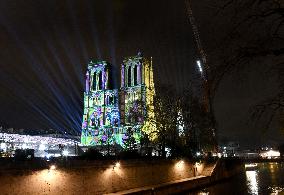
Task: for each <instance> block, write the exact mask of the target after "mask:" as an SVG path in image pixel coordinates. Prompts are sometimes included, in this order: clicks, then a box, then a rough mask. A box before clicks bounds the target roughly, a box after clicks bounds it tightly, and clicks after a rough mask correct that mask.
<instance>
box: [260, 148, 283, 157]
mask: <svg viewBox="0 0 284 195" xmlns="http://www.w3.org/2000/svg"><path fill="white" fill-rule="evenodd" d="M259 155H260V156H261V157H262V158H279V157H280V152H279V151H276V150H269V151H264V152H261V153H260V154H259Z"/></svg>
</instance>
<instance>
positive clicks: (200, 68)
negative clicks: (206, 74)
mask: <svg viewBox="0 0 284 195" xmlns="http://www.w3.org/2000/svg"><path fill="white" fill-rule="evenodd" d="M196 63H197V66H198V69H199V71H200V72H201V73H202V72H203V69H202V66H201V62H200V60H197V61H196Z"/></svg>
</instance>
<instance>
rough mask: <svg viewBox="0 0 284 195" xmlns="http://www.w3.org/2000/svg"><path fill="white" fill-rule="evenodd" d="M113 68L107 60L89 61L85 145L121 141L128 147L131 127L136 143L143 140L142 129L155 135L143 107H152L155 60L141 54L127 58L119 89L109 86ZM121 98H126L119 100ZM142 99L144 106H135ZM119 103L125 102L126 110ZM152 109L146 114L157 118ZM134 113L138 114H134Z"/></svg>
mask: <svg viewBox="0 0 284 195" xmlns="http://www.w3.org/2000/svg"><path fill="white" fill-rule="evenodd" d="M151 62H152V61H151ZM111 70H112V69H111V66H110V64H109V63H107V62H106V61H99V62H92V61H91V62H90V63H89V64H88V70H87V74H86V75H87V76H86V90H85V93H84V114H83V122H82V133H81V143H82V144H83V145H87V146H96V145H114V144H119V145H120V146H122V147H124V148H125V147H128V145H127V141H128V140H129V135H125V133H126V132H127V131H128V130H129V129H131V131H132V132H133V133H132V134H131V135H130V136H132V137H133V138H134V139H135V143H136V144H138V143H139V142H140V140H141V139H140V138H141V136H142V131H144V130H145V131H144V132H145V133H146V134H148V135H153V133H152V132H154V131H155V125H153V124H151V123H150V122H149V121H145V120H144V118H143V117H144V113H143V110H144V109H145V108H148V107H151V105H152V104H153V95H154V93H155V91H154V80H153V75H154V74H153V70H152V63H149V61H148V60H146V59H145V58H143V57H142V55H137V56H134V57H128V58H125V60H124V61H123V64H122V65H121V75H120V76H121V79H120V80H121V83H120V85H119V84H116V83H114V85H116V86H120V87H121V88H120V89H118V88H110V87H111V86H110V85H109V84H110V83H109V82H110V81H111V80H113V79H111V78H110V77H111V75H112V74H111ZM120 92H123V93H120ZM119 94H123V95H124V97H122V96H120V95H119ZM120 97H122V100H123V101H121V100H119V98H120ZM141 99H142V100H143V101H142V103H141V104H142V105H141V106H140V107H139V106H137V105H136V108H135V107H134V106H135V103H136V101H138V100H141ZM120 104H122V105H124V108H125V109H124V111H123V112H120V107H121V105H120ZM132 107H133V108H132ZM140 108H141V109H140ZM140 110H141V111H140ZM152 110H154V109H153V106H152V107H151V110H150V111H148V110H147V115H148V116H151V117H154V114H153V113H154V112H153V111H152ZM132 112H133V113H134V114H132ZM140 112H141V113H140ZM131 114H132V115H135V116H134V117H131ZM139 114H140V115H142V116H143V117H140V116H139ZM136 115H137V116H136ZM132 118H134V119H133V120H132ZM120 120H123V123H124V125H121V121H120Z"/></svg>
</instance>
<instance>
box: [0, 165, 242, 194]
mask: <svg viewBox="0 0 284 195" xmlns="http://www.w3.org/2000/svg"><path fill="white" fill-rule="evenodd" d="M7 163H8V164H7ZM19 163H21V162H18V163H12V165H11V164H9V162H6V163H4V164H3V163H0V164H1V165H2V166H0V182H1V185H0V191H1V194H9V195H10V194H66V195H67V194H68V195H69V194H108V193H116V194H137V193H139V194H153V193H155V194H170V193H180V192H182V191H187V190H190V189H193V188H198V187H202V186H204V185H208V184H210V183H212V182H215V181H218V180H220V179H223V178H227V177H230V176H231V175H233V174H235V173H236V172H238V171H239V169H240V166H237V165H236V164H235V163H231V164H230V163H226V162H223V161H220V162H218V163H217V164H216V163H215V164H214V163H213V164H206V165H205V166H204V164H193V163H192V162H189V161H186V160H128V161H110V160H104V161H98V160H96V161H84V160H72V161H65V162H63V163H60V162H57V163H54V164H49V166H46V165H44V164H43V165H41V166H35V164H36V165H38V163H32V162H22V163H23V164H19ZM5 164H6V165H5ZM13 164H14V165H16V166H14V165H13Z"/></svg>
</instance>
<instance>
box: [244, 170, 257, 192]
mask: <svg viewBox="0 0 284 195" xmlns="http://www.w3.org/2000/svg"><path fill="white" fill-rule="evenodd" d="M246 177H247V186H248V189H249V191H250V193H251V194H258V183H257V172H256V171H246Z"/></svg>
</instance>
